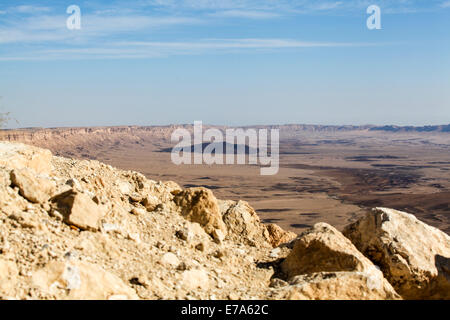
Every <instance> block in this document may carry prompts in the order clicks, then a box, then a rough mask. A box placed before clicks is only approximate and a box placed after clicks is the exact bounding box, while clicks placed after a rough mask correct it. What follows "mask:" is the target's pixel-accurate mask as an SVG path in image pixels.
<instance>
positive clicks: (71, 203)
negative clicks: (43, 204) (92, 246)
mask: <svg viewBox="0 0 450 320" xmlns="http://www.w3.org/2000/svg"><path fill="white" fill-rule="evenodd" d="M52 202H53V203H54V204H55V205H56V206H57V210H58V211H59V212H61V213H62V214H63V216H64V220H65V222H66V223H68V224H72V225H74V226H76V227H78V228H80V229H82V230H94V231H95V230H98V229H99V227H100V226H99V221H100V219H101V218H102V217H103V216H104V215H105V209H104V208H103V207H102V206H99V205H97V204H96V203H95V202H94V201H93V200H92V199H91V198H90V197H89V196H88V195H86V194H84V193H80V192H76V191H72V190H71V191H68V192H65V193H63V194H60V195H58V196H56V197H54V198H53V199H52Z"/></svg>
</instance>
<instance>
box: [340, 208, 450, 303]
mask: <svg viewBox="0 0 450 320" xmlns="http://www.w3.org/2000/svg"><path fill="white" fill-rule="evenodd" d="M344 234H345V236H347V237H348V238H349V239H350V240H351V241H352V242H353V243H354V244H355V246H356V247H357V248H358V249H359V250H360V251H361V252H362V253H364V255H366V256H367V257H368V258H369V259H370V260H372V261H373V262H374V263H376V264H377V265H379V266H380V268H381V270H382V271H383V273H384V275H385V276H386V278H387V279H388V280H389V282H390V283H391V284H392V285H393V287H394V288H395V289H396V290H397V292H398V293H400V294H401V295H402V296H403V297H404V298H406V299H450V268H449V266H450V264H449V260H450V237H449V236H448V235H447V234H445V233H444V232H442V231H440V230H438V229H436V228H434V227H431V226H429V225H427V224H425V223H423V222H421V221H419V220H418V219H417V218H416V217H415V216H413V215H411V214H408V213H405V212H401V211H397V210H393V209H386V208H376V209H374V210H372V211H370V212H368V213H367V215H366V216H365V217H363V218H362V219H360V220H359V221H357V222H355V223H354V224H351V225H349V226H347V227H346V228H345V230H344Z"/></svg>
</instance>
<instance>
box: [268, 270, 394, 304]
mask: <svg viewBox="0 0 450 320" xmlns="http://www.w3.org/2000/svg"><path fill="white" fill-rule="evenodd" d="M375 270H376V269H373V270H372V272H320V273H313V274H308V275H301V276H296V277H294V278H293V279H292V280H291V281H290V285H289V286H286V287H283V288H280V289H277V290H275V294H274V297H273V298H275V299H282V300H398V299H400V296H399V295H398V294H397V293H396V292H395V291H394V289H393V288H392V286H391V285H390V284H389V283H388V282H386V280H385V279H384V278H383V276H382V275H381V273H379V272H376V271H375Z"/></svg>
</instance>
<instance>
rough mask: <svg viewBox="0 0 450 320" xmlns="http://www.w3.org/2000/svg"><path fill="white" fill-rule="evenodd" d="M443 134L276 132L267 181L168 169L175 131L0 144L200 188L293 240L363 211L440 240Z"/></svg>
mask: <svg viewBox="0 0 450 320" xmlns="http://www.w3.org/2000/svg"><path fill="white" fill-rule="evenodd" d="M184 127H185V128H187V129H188V130H190V129H191V126H184ZM447 127H448V126H444V127H439V128H428V129H425V130H424V129H420V128H396V127H373V126H362V127H351V126H342V127H338V126H312V125H311V126H305V125H286V126H280V127H276V128H279V129H280V137H281V139H280V170H279V173H278V174H277V175H274V176H261V175H260V170H259V169H260V167H259V166H255V165H252V166H250V165H211V166H209V165H180V166H176V165H174V164H173V163H172V162H171V159H170V152H167V151H165V150H166V149H170V148H171V147H173V146H174V144H173V143H171V141H170V136H171V133H172V132H173V130H174V129H175V128H176V127H175V126H165V127H110V128H105V127H99V128H57V129H23V130H3V131H2V132H1V133H0V139H1V140H8V141H16V142H24V143H27V144H32V145H36V146H40V147H45V148H48V149H50V150H52V152H53V153H54V154H55V155H61V156H65V157H72V158H81V159H94V160H99V161H101V162H105V163H107V164H110V165H112V166H115V167H118V168H121V169H130V170H135V171H139V172H142V173H144V174H145V175H146V176H147V177H148V178H150V179H153V180H163V181H167V180H173V181H175V182H177V183H179V184H180V185H182V186H184V187H191V186H205V187H207V188H210V189H212V190H213V191H214V193H215V195H216V196H217V197H218V198H223V199H234V200H246V201H248V202H249V203H250V205H252V206H253V207H254V208H255V209H256V211H257V213H258V214H259V216H260V217H261V219H262V220H263V221H264V222H268V223H269V222H273V223H276V224H279V225H280V226H281V227H283V228H285V229H288V230H291V231H294V232H296V233H300V232H301V231H303V230H305V229H307V228H309V227H311V226H312V225H313V224H314V223H316V222H327V223H329V224H331V225H334V226H336V227H337V228H342V227H343V226H345V225H348V224H349V223H350V222H353V221H355V220H356V218H357V217H359V216H361V214H362V213H363V212H364V208H366V207H377V206H382V207H389V208H394V209H398V210H402V211H406V212H410V213H413V214H415V215H416V216H417V217H418V218H419V219H420V220H422V221H424V222H426V223H428V224H430V225H433V226H435V227H437V228H439V229H441V230H443V231H445V232H446V233H447V234H449V233H450V133H449V132H448V128H447ZM217 128H219V129H224V127H217Z"/></svg>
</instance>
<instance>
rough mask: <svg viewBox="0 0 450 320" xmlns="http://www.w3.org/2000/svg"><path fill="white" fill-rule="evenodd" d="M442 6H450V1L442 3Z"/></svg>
mask: <svg viewBox="0 0 450 320" xmlns="http://www.w3.org/2000/svg"><path fill="white" fill-rule="evenodd" d="M441 8H450V1H445V2H442V3H441Z"/></svg>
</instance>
